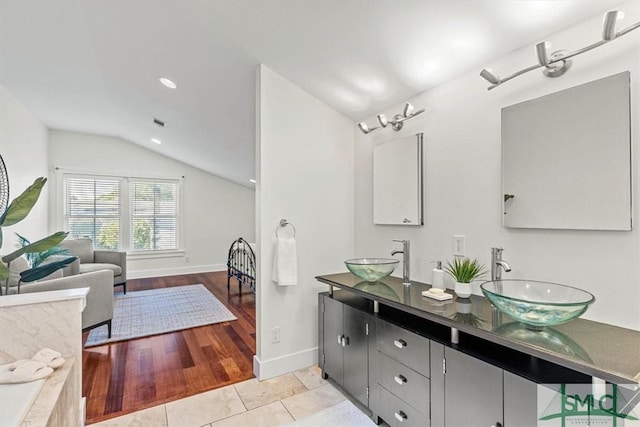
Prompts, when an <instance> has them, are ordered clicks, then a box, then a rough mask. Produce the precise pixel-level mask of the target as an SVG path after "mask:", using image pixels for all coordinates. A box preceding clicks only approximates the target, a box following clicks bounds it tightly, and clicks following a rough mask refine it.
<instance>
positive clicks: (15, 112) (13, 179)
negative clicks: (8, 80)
mask: <svg viewBox="0 0 640 427" xmlns="http://www.w3.org/2000/svg"><path fill="white" fill-rule="evenodd" d="M47 153H48V145H47V128H46V127H45V126H44V124H42V123H41V122H40V121H39V120H38V119H37V118H36V117H35V116H34V115H33V114H32V113H31V112H30V111H29V110H27V108H26V107H25V106H24V105H23V104H22V103H21V102H20V100H18V99H17V98H16V97H15V96H14V95H13V94H12V93H11V92H9V91H8V90H7V89H6V88H5V87H4V86H3V85H0V154H2V158H3V159H4V163H5V165H6V167H7V172H8V175H9V185H10V193H11V194H10V200H12V199H14V198H16V197H17V196H19V195H20V194H21V193H22V192H23V191H24V190H25V189H26V188H27V187H28V186H29V185H31V184H32V183H33V181H34V180H35V179H36V178H38V177H40V176H44V177H46V176H48V169H47V155H48V154H47ZM50 185H51V183H47V184H46V185H45V187H44V190H43V192H42V194H41V195H40V199H39V201H38V202H37V203H36V205H35V206H34V207H33V210H32V211H31V213H30V214H29V216H28V217H27V218H26V219H25V220H23V221H22V222H20V223H18V224H16V225H15V226H12V227H10V228H7V229H6V230H4V239H5V241H4V243H3V245H2V249H1V252H2V253H3V254H4V253H9V252H12V251H13V250H14V249H15V245H16V244H17V240H16V239H15V233H20V234H22V235H23V236H25V237H27V238H29V239H31V240H37V239H41V238H43V237H46V235H47V192H48V189H49V187H50Z"/></svg>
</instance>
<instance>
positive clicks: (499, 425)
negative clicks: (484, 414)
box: [491, 423, 502, 427]
mask: <svg viewBox="0 0 640 427" xmlns="http://www.w3.org/2000/svg"><path fill="white" fill-rule="evenodd" d="M491 427H502V423H495V424H491Z"/></svg>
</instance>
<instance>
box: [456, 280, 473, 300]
mask: <svg viewBox="0 0 640 427" xmlns="http://www.w3.org/2000/svg"><path fill="white" fill-rule="evenodd" d="M454 291H455V292H456V295H458V296H459V297H460V298H469V297H470V296H471V283H461V282H456V287H455V288H454Z"/></svg>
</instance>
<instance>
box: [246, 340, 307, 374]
mask: <svg viewBox="0 0 640 427" xmlns="http://www.w3.org/2000/svg"><path fill="white" fill-rule="evenodd" d="M317 363H318V347H314V348H310V349H308V350H303V351H301V352H298V353H293V354H287V355H285V356H280V357H276V358H275V359H269V360H260V359H258V356H257V355H256V356H253V374H254V375H255V376H256V378H258V379H259V380H260V381H262V380H267V379H269V378H273V377H277V376H279V375H283V374H288V373H289V372H293V371H297V370H298V369H304V368H308V367H309V366H313V365H316V364H317Z"/></svg>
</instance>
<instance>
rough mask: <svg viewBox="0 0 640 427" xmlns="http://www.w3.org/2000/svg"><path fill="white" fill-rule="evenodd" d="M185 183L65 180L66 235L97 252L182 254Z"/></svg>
mask: <svg viewBox="0 0 640 427" xmlns="http://www.w3.org/2000/svg"><path fill="white" fill-rule="evenodd" d="M179 185H180V181H179V180H159V179H147V178H125V177H93V176H88V175H69V174H65V175H64V218H65V229H66V230H68V231H69V232H70V236H71V237H84V236H86V237H90V238H91V239H92V240H93V246H94V248H96V249H119V250H126V251H128V252H139V253H142V252H154V251H171V250H178V249H179V238H178V237H179V236H178V230H179V217H178V214H179V209H178V206H179Z"/></svg>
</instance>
